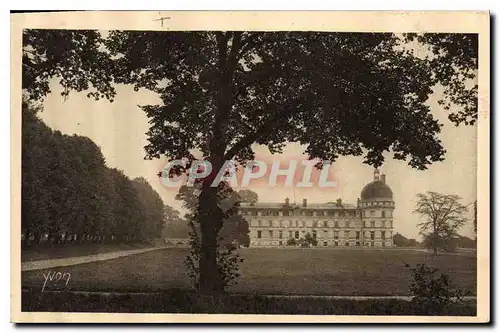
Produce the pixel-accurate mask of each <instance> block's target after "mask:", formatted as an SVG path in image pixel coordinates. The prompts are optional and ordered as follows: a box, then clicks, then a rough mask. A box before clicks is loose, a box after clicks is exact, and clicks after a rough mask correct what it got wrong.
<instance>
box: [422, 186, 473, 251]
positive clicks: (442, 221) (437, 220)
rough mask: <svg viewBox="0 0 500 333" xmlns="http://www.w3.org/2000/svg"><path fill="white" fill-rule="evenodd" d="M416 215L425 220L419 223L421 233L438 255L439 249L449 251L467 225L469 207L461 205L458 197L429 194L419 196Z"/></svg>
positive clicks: (425, 242)
mask: <svg viewBox="0 0 500 333" xmlns="http://www.w3.org/2000/svg"><path fill="white" fill-rule="evenodd" d="M417 198H418V201H417V206H416V208H415V210H414V213H416V214H419V215H420V216H421V217H422V218H423V220H424V221H423V222H421V223H419V224H418V226H419V227H420V233H421V234H422V235H424V237H425V241H424V244H426V245H427V246H428V247H430V248H432V249H433V251H434V254H437V250H438V248H441V249H445V250H447V249H449V248H450V245H451V243H452V242H453V240H454V238H455V237H457V236H458V230H459V229H460V228H461V227H462V226H463V225H464V224H465V223H466V221H467V218H466V217H465V214H466V213H467V206H465V205H463V204H461V203H460V200H461V198H460V197H459V196H457V195H451V194H441V193H436V192H427V193H419V194H417Z"/></svg>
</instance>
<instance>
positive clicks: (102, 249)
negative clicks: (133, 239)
mask: <svg viewBox="0 0 500 333" xmlns="http://www.w3.org/2000/svg"><path fill="white" fill-rule="evenodd" d="M153 246H154V245H152V244H79V245H74V244H64V245H57V246H54V247H47V246H33V247H29V248H24V249H22V250H21V262H26V261H36V260H45V259H59V258H70V257H79V256H86V255H91V254H97V253H108V252H115V251H126V250H136V249H141V248H148V247H153Z"/></svg>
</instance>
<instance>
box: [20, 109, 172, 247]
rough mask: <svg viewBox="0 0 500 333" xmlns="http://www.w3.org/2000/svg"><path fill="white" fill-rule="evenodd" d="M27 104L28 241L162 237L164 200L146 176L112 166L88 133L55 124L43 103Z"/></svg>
mask: <svg viewBox="0 0 500 333" xmlns="http://www.w3.org/2000/svg"><path fill="white" fill-rule="evenodd" d="M22 109H23V111H22V112H23V113H22V205H21V226H22V243H23V245H24V246H30V245H33V244H46V245H49V246H50V245H53V244H60V243H115V242H119V243H133V242H145V241H151V240H153V239H154V238H158V237H161V232H162V229H163V225H164V215H163V214H164V204H163V201H162V200H161V198H160V196H159V195H158V193H157V192H155V191H154V190H153V188H152V187H151V185H150V184H149V183H148V182H147V181H146V180H145V179H144V178H136V179H134V180H131V179H129V178H128V177H127V176H125V175H124V174H123V172H122V171H120V170H118V169H114V168H109V167H107V166H106V164H105V159H104V156H103V154H102V152H101V150H100V148H99V147H98V146H97V145H96V144H95V143H94V142H93V141H92V140H90V139H89V138H87V137H82V136H78V135H65V134H62V133H61V132H60V131H53V130H52V129H50V128H49V127H48V126H47V125H45V124H44V123H43V122H42V121H41V120H40V119H39V117H38V116H37V112H38V111H39V110H40V108H39V107H36V106H34V105H30V104H28V103H26V102H24V103H23V108H22Z"/></svg>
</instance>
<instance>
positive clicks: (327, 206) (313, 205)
mask: <svg viewBox="0 0 500 333" xmlns="http://www.w3.org/2000/svg"><path fill="white" fill-rule="evenodd" d="M284 206H285V203H283V202H258V203H256V204H254V205H251V204H249V203H246V202H242V203H241V204H240V207H241V208H269V209H272V208H274V209H281V208H283V207H284ZM290 208H293V209H306V210H307V209H355V208H356V206H355V205H352V204H346V203H342V204H341V205H340V206H338V205H337V203H334V202H331V203H330V202H327V203H308V204H307V206H305V207H304V206H302V205H299V204H290Z"/></svg>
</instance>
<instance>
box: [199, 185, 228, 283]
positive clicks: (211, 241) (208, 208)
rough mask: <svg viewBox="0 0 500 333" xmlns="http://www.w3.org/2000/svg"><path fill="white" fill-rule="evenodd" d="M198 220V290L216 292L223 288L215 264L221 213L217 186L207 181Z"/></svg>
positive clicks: (201, 195) (201, 196) (202, 193)
mask: <svg viewBox="0 0 500 333" xmlns="http://www.w3.org/2000/svg"><path fill="white" fill-rule="evenodd" d="M198 213H199V222H200V229H201V249H200V262H199V270H200V271H199V290H200V292H202V293H217V292H221V291H223V289H224V286H223V284H222V279H221V276H220V273H219V269H218V266H217V234H218V232H219V230H220V225H221V224H222V214H221V212H220V210H219V208H218V205H217V188H216V187H210V183H208V182H207V184H206V185H204V186H203V190H202V192H201V194H200V197H199V205H198Z"/></svg>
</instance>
